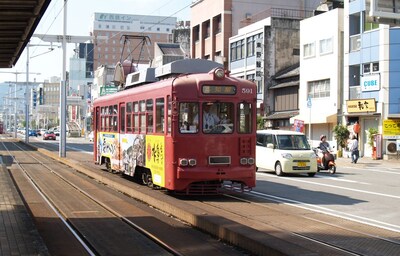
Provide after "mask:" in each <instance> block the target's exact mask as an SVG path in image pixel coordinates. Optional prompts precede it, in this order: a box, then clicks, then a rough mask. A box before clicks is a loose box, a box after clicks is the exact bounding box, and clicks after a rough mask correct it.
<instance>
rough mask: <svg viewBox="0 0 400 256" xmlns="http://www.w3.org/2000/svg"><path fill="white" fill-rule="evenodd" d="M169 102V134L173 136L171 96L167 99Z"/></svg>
mask: <svg viewBox="0 0 400 256" xmlns="http://www.w3.org/2000/svg"><path fill="white" fill-rule="evenodd" d="M167 102H168V119H167V127H168V134H171V126H172V118H171V116H172V99H171V95H168V97H167Z"/></svg>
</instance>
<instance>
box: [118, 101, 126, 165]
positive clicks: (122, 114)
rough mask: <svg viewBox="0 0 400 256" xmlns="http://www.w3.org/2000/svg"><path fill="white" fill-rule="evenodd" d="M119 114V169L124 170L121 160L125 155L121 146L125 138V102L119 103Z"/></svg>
mask: <svg viewBox="0 0 400 256" xmlns="http://www.w3.org/2000/svg"><path fill="white" fill-rule="evenodd" d="M118 114H119V118H118V120H119V124H118V129H119V130H118V132H119V136H118V137H119V143H118V145H119V147H120V148H119V150H118V154H119V156H118V159H119V160H120V161H118V163H119V169H120V170H123V169H124V168H123V166H122V162H123V161H121V160H123V158H124V156H123V150H122V148H121V147H122V145H123V143H122V139H123V138H125V102H123V103H119V111H118Z"/></svg>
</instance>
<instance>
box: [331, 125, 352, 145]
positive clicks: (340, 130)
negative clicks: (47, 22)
mask: <svg viewBox="0 0 400 256" xmlns="http://www.w3.org/2000/svg"><path fill="white" fill-rule="evenodd" d="M333 133H334V134H335V138H336V141H337V144H338V145H339V146H340V147H341V148H345V147H346V145H347V140H348V139H349V135H350V132H349V130H348V129H347V127H346V126H344V125H340V124H338V125H336V126H335V127H333Z"/></svg>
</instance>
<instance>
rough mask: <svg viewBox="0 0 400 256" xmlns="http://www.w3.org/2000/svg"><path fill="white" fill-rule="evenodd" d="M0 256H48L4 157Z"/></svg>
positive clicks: (0, 168)
mask: <svg viewBox="0 0 400 256" xmlns="http://www.w3.org/2000/svg"><path fill="white" fill-rule="evenodd" d="M11 161H12V160H11ZM0 255H49V252H48V250H47V247H46V245H45V244H44V242H43V240H42V238H41V237H40V235H39V232H38V231H37V229H36V227H35V225H34V223H33V220H32V218H31V216H30V214H29V213H28V210H27V209H26V206H25V204H24V203H23V201H22V199H21V196H20V194H19V193H18V191H17V189H16V188H15V185H14V182H13V180H12V178H11V176H10V173H9V171H8V170H7V167H6V161H4V162H3V157H2V156H1V155H0Z"/></svg>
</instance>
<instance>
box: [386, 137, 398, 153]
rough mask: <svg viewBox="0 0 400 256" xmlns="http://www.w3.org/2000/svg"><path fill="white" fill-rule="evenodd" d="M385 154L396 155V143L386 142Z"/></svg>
mask: <svg viewBox="0 0 400 256" xmlns="http://www.w3.org/2000/svg"><path fill="white" fill-rule="evenodd" d="M386 154H387V155H397V144H396V141H390V140H388V141H386Z"/></svg>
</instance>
